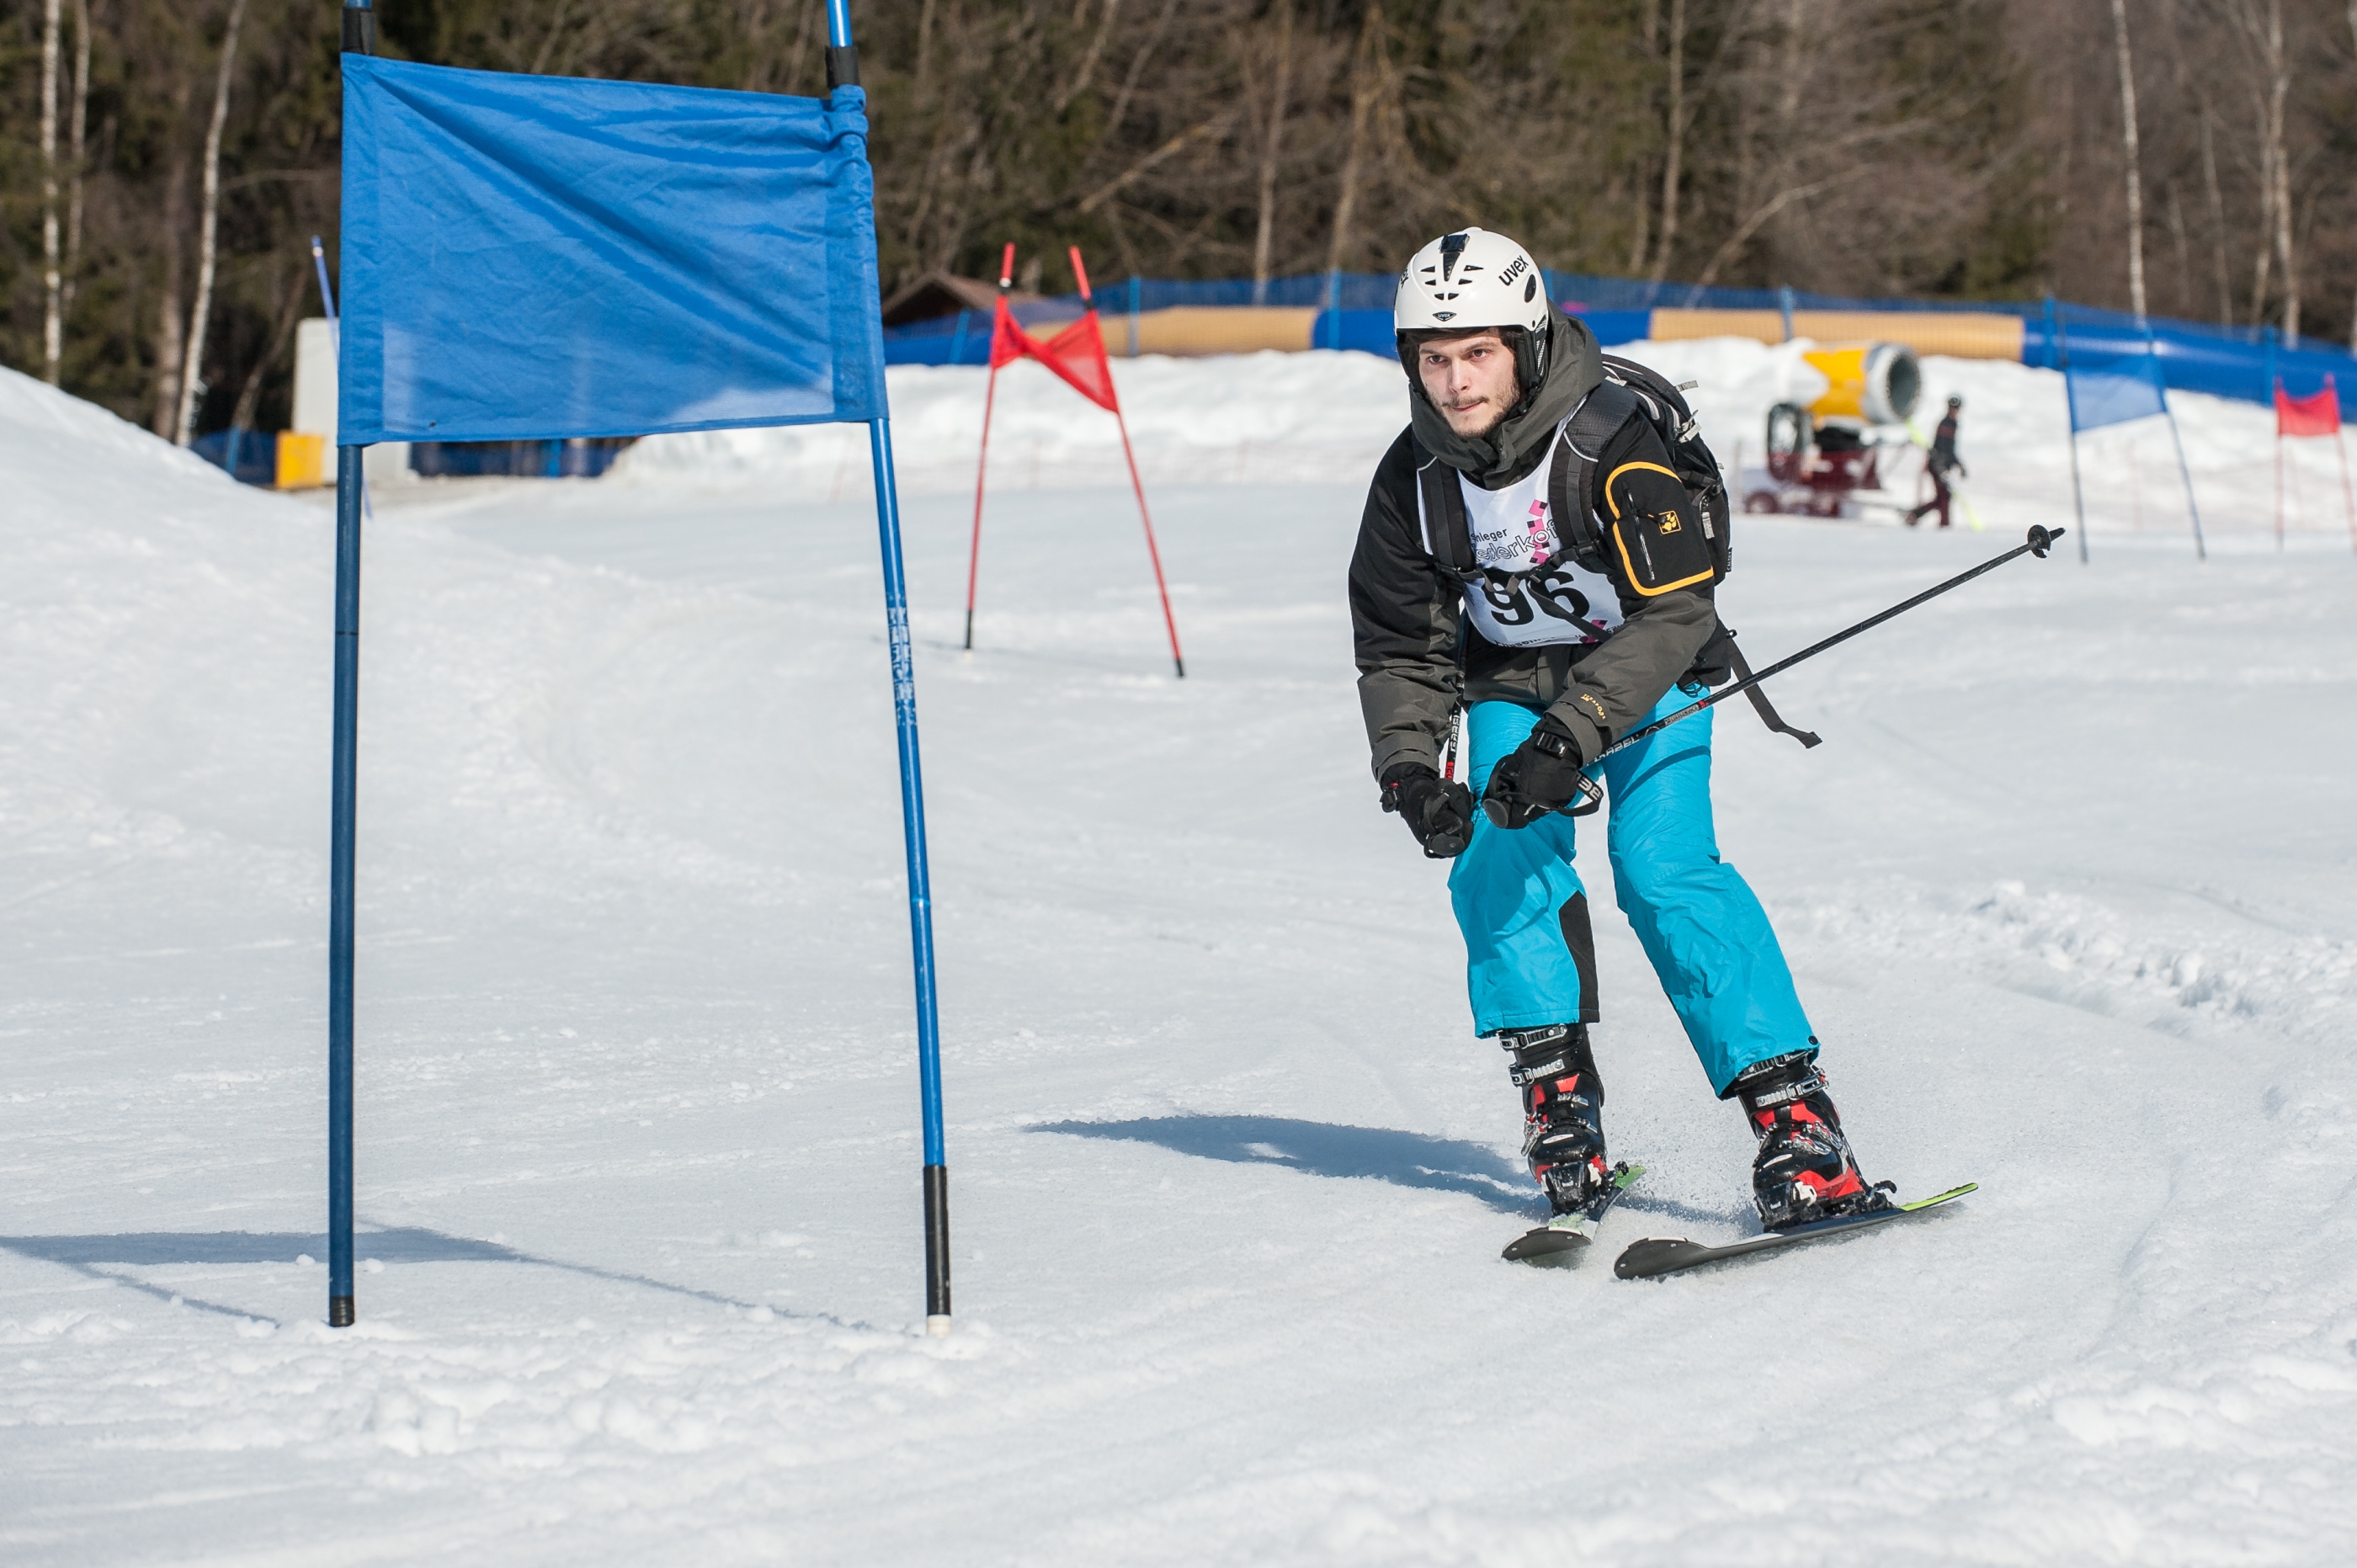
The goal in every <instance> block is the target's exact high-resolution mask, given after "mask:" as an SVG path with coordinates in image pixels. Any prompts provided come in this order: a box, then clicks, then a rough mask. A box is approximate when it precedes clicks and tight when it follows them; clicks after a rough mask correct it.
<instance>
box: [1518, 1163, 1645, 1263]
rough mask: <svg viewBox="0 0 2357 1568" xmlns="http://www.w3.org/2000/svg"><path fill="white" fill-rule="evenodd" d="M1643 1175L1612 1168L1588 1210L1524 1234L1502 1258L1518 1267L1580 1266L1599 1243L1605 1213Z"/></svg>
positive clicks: (1637, 1169) (1641, 1170)
mask: <svg viewBox="0 0 2357 1568" xmlns="http://www.w3.org/2000/svg"><path fill="white" fill-rule="evenodd" d="M1644 1174H1645V1167H1644V1166H1642V1165H1631V1164H1630V1163H1629V1162H1628V1161H1626V1160H1623V1161H1621V1162H1620V1164H1619V1165H1614V1166H1613V1167H1612V1174H1611V1176H1609V1178H1607V1179H1606V1181H1605V1183H1604V1190H1603V1191H1601V1192H1599V1193H1598V1194H1597V1195H1596V1196H1595V1197H1592V1198H1590V1199H1588V1200H1587V1207H1586V1208H1575V1209H1573V1210H1572V1211H1571V1212H1570V1213H1569V1214H1558V1215H1556V1216H1555V1218H1554V1219H1550V1220H1548V1221H1547V1222H1546V1223H1545V1224H1544V1225H1542V1226H1540V1227H1539V1228H1538V1229H1537V1230H1525V1231H1524V1232H1523V1234H1521V1235H1520V1236H1517V1237H1515V1238H1514V1239H1513V1240H1512V1241H1509V1242H1508V1243H1507V1244H1506V1250H1505V1251H1504V1252H1503V1253H1501V1256H1502V1257H1505V1258H1509V1259H1511V1260H1512V1261H1513V1262H1517V1263H1540V1264H1557V1265H1560V1264H1564V1263H1569V1262H1577V1259H1578V1257H1579V1254H1580V1253H1582V1252H1584V1251H1587V1246H1588V1243H1589V1242H1591V1241H1593V1240H1596V1228H1597V1226H1598V1225H1599V1224H1601V1223H1602V1222H1603V1219H1604V1211H1605V1210H1606V1209H1608V1208H1611V1207H1612V1205H1613V1202H1614V1200H1615V1199H1617V1198H1619V1197H1620V1195H1621V1194H1622V1193H1624V1192H1626V1191H1628V1190H1629V1188H1630V1187H1631V1185H1632V1184H1633V1183H1634V1182H1635V1181H1636V1179H1637V1178H1638V1177H1639V1176H1643V1175H1644Z"/></svg>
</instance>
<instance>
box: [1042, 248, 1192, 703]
mask: <svg viewBox="0 0 2357 1568" xmlns="http://www.w3.org/2000/svg"><path fill="white" fill-rule="evenodd" d="M1071 253H1072V279H1073V281H1074V282H1075V283H1077V284H1079V285H1080V286H1081V304H1082V305H1083V306H1086V307H1087V308H1088V310H1089V312H1090V314H1092V315H1094V314H1095V312H1096V308H1097V303H1096V298H1095V296H1094V295H1092V294H1091V293H1090V292H1089V274H1088V269H1087V268H1085V267H1083V266H1082V265H1081V248H1080V247H1079V246H1078V245H1074V246H1073V247H1072V252H1071ZM1106 374H1107V379H1108V380H1110V378H1111V371H1110V370H1108V371H1107V372H1106ZM1113 417H1114V424H1117V425H1119V426H1120V427H1121V455H1122V458H1123V460H1124V461H1125V462H1126V463H1128V465H1129V488H1130V490H1131V492H1132V493H1133V494H1135V496H1136V497H1137V520H1138V521H1140V522H1142V523H1144V524H1145V525H1146V559H1147V560H1149V561H1151V562H1152V563H1153V564H1154V591H1155V592H1156V593H1157V594H1158V595H1160V596H1161V597H1162V624H1163V627H1164V628H1166V629H1167V630H1168V632H1169V633H1170V667H1171V668H1172V669H1174V670H1176V671H1178V672H1179V679H1180V680H1181V681H1184V680H1185V679H1186V678H1187V656H1186V655H1185V654H1183V653H1181V652H1180V651H1179V620H1178V618H1177V617H1175V616H1173V615H1172V614H1171V613H1170V585H1169V584H1168V583H1167V582H1166V581H1164V580H1163V576H1162V552H1161V550H1160V549H1159V548H1157V546H1156V544H1155V542H1154V516H1153V514H1152V513H1151V512H1149V511H1147V510H1146V485H1145V482H1144V481H1143V480H1141V479H1140V478H1138V477H1137V454H1136V453H1135V451H1134V450H1132V449H1131V447H1130V445H1129V416H1128V415H1127V414H1125V413H1122V411H1121V401H1120V399H1118V398H1115V399H1114V405H1113Z"/></svg>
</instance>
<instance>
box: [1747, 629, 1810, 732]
mask: <svg viewBox="0 0 2357 1568" xmlns="http://www.w3.org/2000/svg"><path fill="white" fill-rule="evenodd" d="M1727 658H1728V660H1729V662H1731V663H1732V664H1733V665H1734V666H1735V674H1736V678H1737V679H1738V680H1741V681H1749V680H1750V679H1751V665H1750V662H1749V660H1746V659H1745V658H1744V657H1743V650H1742V649H1741V648H1740V647H1739V646H1738V645H1737V643H1736V641H1735V634H1734V633H1733V632H1728V633H1727ZM1743 694H1744V695H1745V696H1747V697H1749V698H1750V699H1751V711H1752V712H1754V713H1756V714H1759V715H1760V723H1761V724H1763V725H1767V726H1768V727H1769V728H1770V729H1771V730H1774V731H1775V732H1776V733H1777V734H1778V735H1789V736H1792V738H1793V739H1794V740H1797V741H1799V742H1800V743H1801V749H1802V750H1803V751H1806V750H1807V749H1808V748H1809V747H1811V746H1820V745H1823V744H1824V742H1823V741H1822V740H1821V739H1820V738H1819V737H1818V736H1815V735H1813V734H1812V733H1811V732H1810V731H1808V730H1804V729H1797V728H1795V727H1794V726H1792V725H1788V724H1786V723H1785V722H1784V716H1783V715H1782V714H1780V713H1778V712H1777V711H1776V704H1775V703H1771V702H1770V701H1769V700H1768V693H1766V692H1765V691H1763V690H1761V689H1760V687H1758V686H1746V687H1745V688H1744V689H1743Z"/></svg>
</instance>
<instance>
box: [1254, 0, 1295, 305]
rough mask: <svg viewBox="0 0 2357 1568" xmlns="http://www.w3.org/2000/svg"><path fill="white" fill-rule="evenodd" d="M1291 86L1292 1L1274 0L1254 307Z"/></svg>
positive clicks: (1272, 221) (1264, 294)
mask: <svg viewBox="0 0 2357 1568" xmlns="http://www.w3.org/2000/svg"><path fill="white" fill-rule="evenodd" d="M1292 85H1293V0H1277V22H1276V77H1275V81H1274V82H1273V83H1272V84H1271V86H1270V88H1269V94H1268V113H1267V116H1266V117H1265V119H1264V120H1263V121H1262V123H1261V153H1260V224H1259V227H1258V229H1257V230H1256V231H1254V235H1253V303H1254V305H1259V304H1261V303H1262V302H1264V301H1265V300H1266V299H1267V298H1268V266H1269V251H1270V244H1271V241H1272V240H1273V239H1274V237H1275V230H1276V165H1277V145H1278V143H1279V142H1280V141H1281V140H1282V139H1283V137H1284V135H1285V114H1286V93H1287V92H1288V91H1290V90H1291V88H1292Z"/></svg>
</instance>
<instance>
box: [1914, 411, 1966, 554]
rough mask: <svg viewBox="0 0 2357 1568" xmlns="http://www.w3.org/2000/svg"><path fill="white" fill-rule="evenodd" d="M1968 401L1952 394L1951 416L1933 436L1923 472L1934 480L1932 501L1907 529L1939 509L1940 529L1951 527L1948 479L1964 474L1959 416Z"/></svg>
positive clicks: (1922, 507) (1918, 508)
mask: <svg viewBox="0 0 2357 1568" xmlns="http://www.w3.org/2000/svg"><path fill="white" fill-rule="evenodd" d="M1963 412H1964V399H1963V398H1962V397H1959V396H1958V395H1956V394H1955V393H1954V392H1950V393H1949V394H1948V413H1947V416H1946V417H1945V418H1943V419H1942V420H1941V421H1940V428H1939V429H1938V430H1936V431H1934V432H1933V433H1932V451H1931V454H1930V455H1929V456H1926V457H1925V458H1924V460H1923V471H1924V472H1925V473H1928V474H1930V475H1931V476H1932V499H1930V500H1927V501H1925V502H1923V503H1922V504H1921V506H1919V507H1917V508H1915V510H1912V511H1910V512H1909V513H1908V514H1907V526H1908V527H1910V528H1913V527H1915V526H1916V525H1917V524H1918V523H1920V522H1921V521H1923V514H1924V513H1925V512H1927V511H1931V510H1934V509H1937V510H1938V511H1939V513H1940V526H1941V527H1942V528H1945V527H1947V526H1948V495H1949V491H1948V475H1949V474H1950V473H1951V472H1953V473H1956V474H1959V475H1961V474H1963V473H1964V459H1963V458H1962V457H1959V456H1956V415H1957V414H1959V413H1963Z"/></svg>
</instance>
